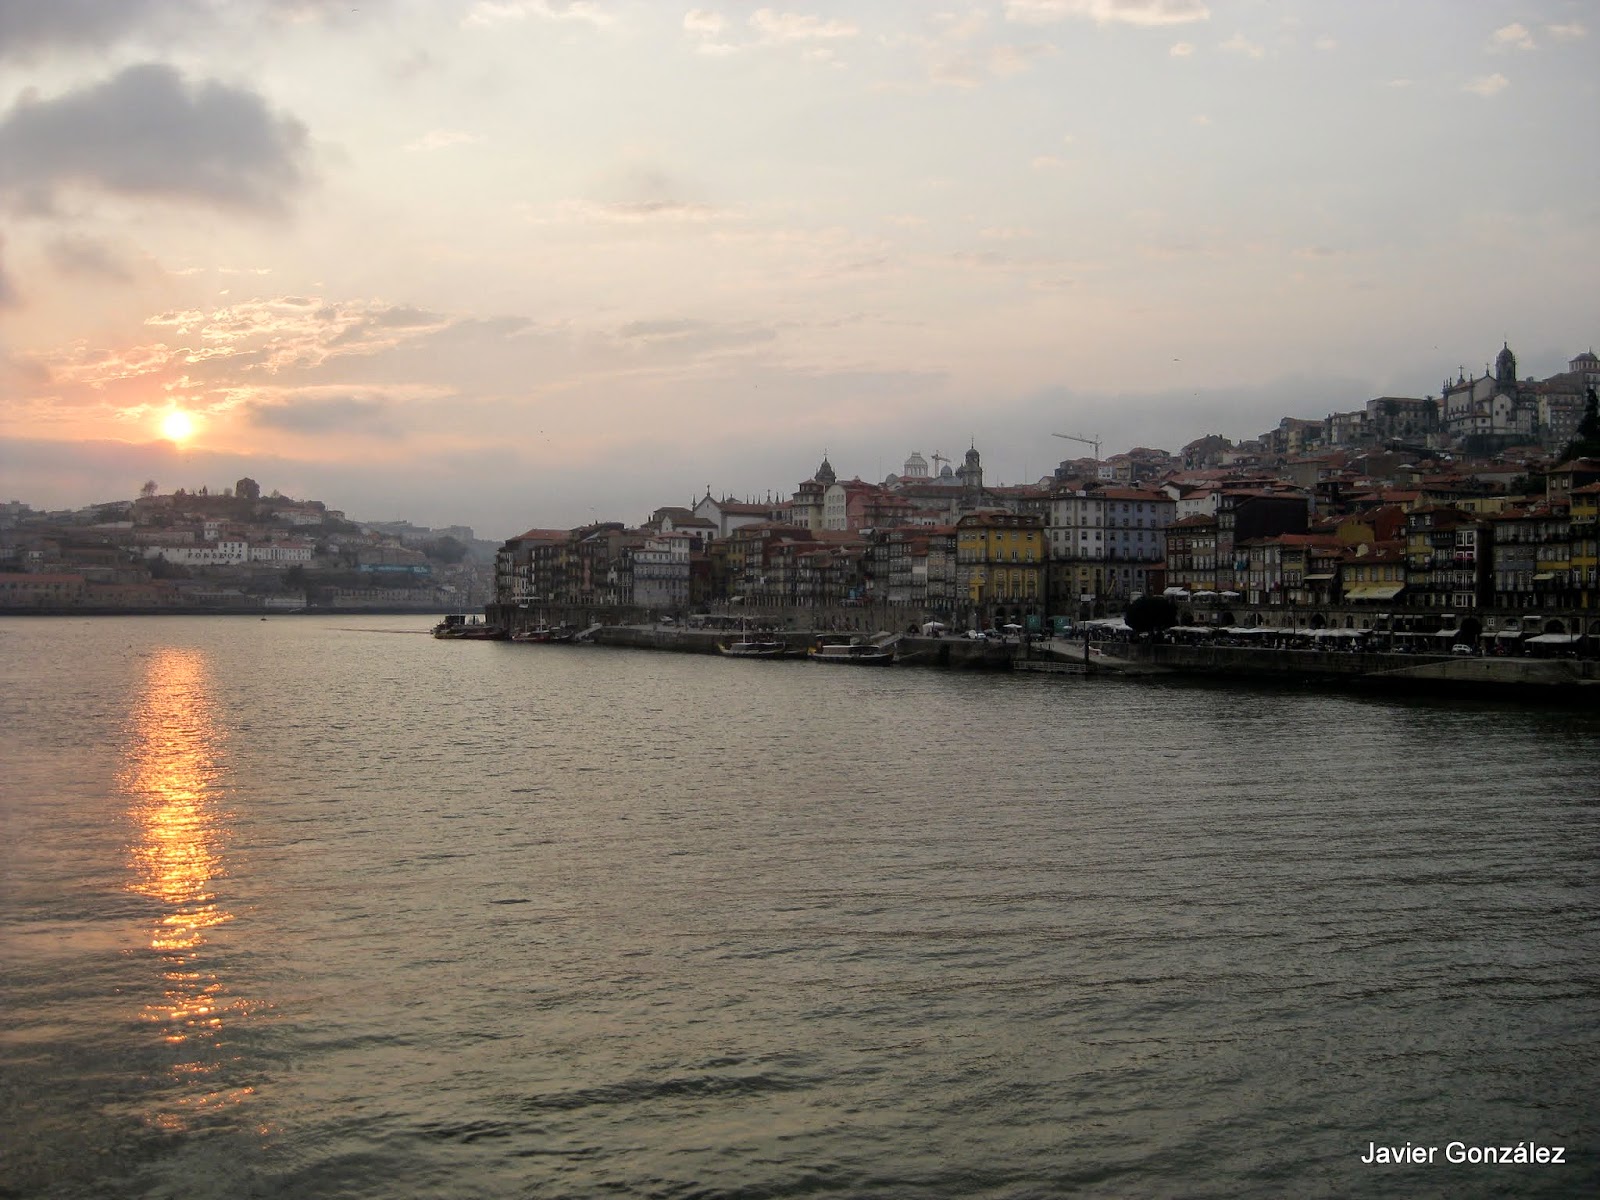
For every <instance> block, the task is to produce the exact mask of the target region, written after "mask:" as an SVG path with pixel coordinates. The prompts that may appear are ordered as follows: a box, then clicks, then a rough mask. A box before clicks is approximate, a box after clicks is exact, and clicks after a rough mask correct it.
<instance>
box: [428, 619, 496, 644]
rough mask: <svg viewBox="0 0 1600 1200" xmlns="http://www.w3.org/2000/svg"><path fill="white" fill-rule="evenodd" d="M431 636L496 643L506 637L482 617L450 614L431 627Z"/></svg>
mask: <svg viewBox="0 0 1600 1200" xmlns="http://www.w3.org/2000/svg"><path fill="white" fill-rule="evenodd" d="M433 636H434V637H436V638H450V639H453V640H459V641H497V640H499V639H501V638H503V637H505V636H506V631H505V630H504V629H502V628H501V627H500V626H499V625H490V624H489V623H488V622H486V621H485V620H484V619H483V618H482V617H469V616H467V615H466V614H464V613H451V614H450V615H449V616H447V617H446V618H445V619H444V620H442V621H440V622H439V623H438V624H437V625H435V626H434V627H433Z"/></svg>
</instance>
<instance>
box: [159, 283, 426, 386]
mask: <svg viewBox="0 0 1600 1200" xmlns="http://www.w3.org/2000/svg"><path fill="white" fill-rule="evenodd" d="M449 323H450V322H449V320H448V318H446V317H443V316H440V315H439V314H437V313H431V312H427V311H425V310H422V309H417V308H412V307H410V306H408V305H398V304H382V303H375V302H368V303H362V302H359V301H345V302H330V301H322V300H317V299H313V298H311V297H309V296H278V297H274V298H272V299H268V300H249V301H244V302H242V303H239V304H235V305H230V306H227V307H224V308H218V309H213V310H211V311H202V310H199V309H186V310H175V311H171V312H165V313H160V314H158V315H156V316H153V317H150V318H149V319H147V320H146V321H145V324H146V325H147V326H149V327H151V328H153V329H162V330H167V331H169V332H167V333H166V334H165V335H164V336H165V337H167V338H168V339H169V340H171V341H173V342H174V343H176V344H177V345H178V346H179V347H181V349H180V350H179V351H178V352H177V353H181V354H182V355H183V361H184V362H186V363H188V364H191V365H192V364H195V363H200V362H204V361H206V360H209V359H229V360H231V364H230V367H229V369H230V370H232V371H234V372H242V371H254V370H261V371H265V372H267V373H269V374H276V373H278V372H280V371H286V370H306V369H310V368H313V367H317V366H321V365H322V364H323V363H325V362H327V361H328V360H329V359H332V358H338V357H343V356H347V355H372V354H377V353H379V352H380V351H383V350H389V349H393V348H394V347H396V346H399V345H400V344H402V343H404V342H408V341H413V340H415V339H417V338H419V337H422V336H425V335H427V334H431V333H435V332H438V331H440V330H442V329H444V328H445V327H446V326H447V325H449Z"/></svg>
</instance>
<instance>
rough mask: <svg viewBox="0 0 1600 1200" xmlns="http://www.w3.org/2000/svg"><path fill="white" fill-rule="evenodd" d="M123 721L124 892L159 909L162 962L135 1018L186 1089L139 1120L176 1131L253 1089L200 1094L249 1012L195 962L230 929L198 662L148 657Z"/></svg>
mask: <svg viewBox="0 0 1600 1200" xmlns="http://www.w3.org/2000/svg"><path fill="white" fill-rule="evenodd" d="M131 715H132V728H131V736H130V738H129V739H128V743H127V750H126V756H125V762H124V769H123V772H122V786H123V791H124V794H125V796H126V798H127V800H128V803H129V816H130V818H131V824H132V826H133V827H134V828H135V829H136V830H137V831H138V839H139V840H138V841H137V842H136V843H135V844H134V845H133V846H131V847H130V854H129V860H130V862H129V865H130V874H129V878H128V882H127V888H128V890H129V891H132V892H135V893H137V894H138V895H141V896H146V897H148V898H150V899H151V900H155V901H157V902H159V903H160V905H161V906H162V912H161V913H160V915H159V916H157V917H156V919H155V921H154V923H153V925H152V927H151V931H150V943H149V944H150V949H151V950H152V951H153V952H155V953H156V954H158V955H159V956H160V957H161V961H162V964H163V970H162V980H163V982H164V985H165V986H164V989H163V991H162V993H161V995H160V996H159V997H158V998H156V999H152V1000H150V1001H148V1002H146V1003H145V1005H144V1007H143V1009H142V1010H141V1012H140V1018H141V1019H142V1020H144V1021H146V1022H148V1023H150V1024H152V1025H154V1026H156V1027H157V1028H158V1029H159V1030H160V1033H159V1036H160V1039H161V1040H162V1041H163V1042H164V1043H165V1044H167V1045H168V1046H171V1047H173V1048H174V1050H175V1052H177V1053H178V1054H180V1055H181V1058H180V1060H179V1061H175V1062H173V1063H172V1064H171V1066H170V1067H169V1073H170V1075H171V1076H172V1078H173V1080H174V1081H175V1082H181V1083H183V1084H184V1085H185V1086H184V1090H183V1091H182V1092H181V1093H180V1094H178V1095H175V1096H172V1097H169V1098H168V1099H167V1101H166V1104H165V1105H164V1106H163V1111H160V1112H156V1113H152V1114H151V1115H150V1117H149V1119H150V1121H151V1123H152V1124H154V1125H156V1126H157V1127H159V1128H163V1129H174V1130H176V1129H184V1128H189V1127H191V1126H192V1125H194V1124H195V1123H196V1122H197V1121H199V1120H201V1119H203V1118H204V1117H206V1116H208V1115H209V1114H212V1113H214V1112H216V1111H217V1110H218V1109H222V1108H227V1107H230V1106H233V1105H237V1104H240V1103H243V1102H244V1100H245V1099H246V1098H247V1097H248V1096H249V1095H250V1094H251V1092H252V1090H253V1089H250V1088H225V1089H220V1090H217V1089H213V1090H206V1088H205V1084H204V1081H205V1080H206V1079H207V1077H209V1076H212V1075H214V1074H215V1073H217V1072H218V1071H219V1070H220V1069H221V1067H222V1065H223V1055H224V1053H225V1051H224V1050H223V1035H224V1031H225V1029H226V1027H227V1026H228V1025H229V1024H230V1023H232V1022H233V1021H236V1020H237V1019H239V1018H240V1017H242V1016H244V1015H245V1014H246V1013H248V1011H249V1009H250V1005H249V1003H248V1002H247V1001H246V1000H245V999H244V998H243V997H241V996H237V995H234V994H232V993H231V992H230V990H229V988H228V985H227V984H226V983H225V982H224V981H223V980H222V979H221V978H219V977H218V976H217V974H216V971H215V968H214V956H212V955H208V954H207V953H206V952H205V948H206V944H207V941H208V935H209V934H210V931H211V930H214V929H216V928H217V927H218V926H220V925H223V924H226V923H227V922H230V921H232V920H233V919H234V917H233V913H231V912H230V911H228V909H227V908H226V907H225V906H224V904H223V903H222V901H221V900H220V899H219V897H218V892H217V884H218V882H219V881H220V880H222V879H225V878H226V875H227V871H226V867H225V864H224V861H223V850H224V848H225V841H226V832H227V827H228V821H229V814H228V813H227V811H226V810H225V808H224V806H223V799H224V794H225V792H224V787H223V784H224V780H225V775H226V772H225V769H224V766H223V758H222V755H223V749H224V740H225V739H224V727H223V725H222V723H221V722H219V721H218V720H217V714H216V712H215V701H214V699H213V697H212V695H211V691H210V686H209V680H208V678H207V664H206V661H205V657H204V656H203V655H202V654H200V653H198V652H196V651H193V650H184V649H176V648H165V649H162V650H160V651H158V652H157V653H156V654H155V655H154V656H153V657H152V658H151V660H150V664H149V667H148V669H147V671H146V674H145V680H144V687H143V689H142V691H141V693H140V695H139V698H138V701H137V704H136V706H135V708H134V710H133V712H132V714H131ZM168 1106H170V1107H168Z"/></svg>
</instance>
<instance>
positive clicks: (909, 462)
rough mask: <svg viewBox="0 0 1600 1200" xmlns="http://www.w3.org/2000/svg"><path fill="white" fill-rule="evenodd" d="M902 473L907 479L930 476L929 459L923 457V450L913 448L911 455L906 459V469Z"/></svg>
mask: <svg viewBox="0 0 1600 1200" xmlns="http://www.w3.org/2000/svg"><path fill="white" fill-rule="evenodd" d="M902 474H903V475H904V476H905V478H907V479H926V478H927V477H928V460H927V459H925V458H923V457H922V452H921V451H919V450H913V451H912V452H911V457H910V458H908V459H906V465H905V470H904V471H903V472H902Z"/></svg>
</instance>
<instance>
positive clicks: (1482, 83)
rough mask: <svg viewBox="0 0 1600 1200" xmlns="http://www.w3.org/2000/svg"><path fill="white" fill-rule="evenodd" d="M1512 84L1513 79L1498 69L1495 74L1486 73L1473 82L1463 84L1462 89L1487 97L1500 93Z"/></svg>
mask: <svg viewBox="0 0 1600 1200" xmlns="http://www.w3.org/2000/svg"><path fill="white" fill-rule="evenodd" d="M1510 86H1511V81H1510V80H1509V79H1507V78H1506V77H1505V76H1504V75H1502V74H1500V72H1498V71H1496V72H1495V73H1494V74H1493V75H1485V76H1483V77H1482V78H1480V79H1474V80H1473V81H1472V82H1471V83H1467V84H1463V85H1462V90H1463V91H1467V92H1473V93H1475V94H1477V95H1479V96H1483V97H1484V98H1485V99H1487V98H1488V97H1490V96H1494V95H1498V94H1499V93H1500V92H1503V91H1505V90H1506V88H1508V87H1510Z"/></svg>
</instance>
